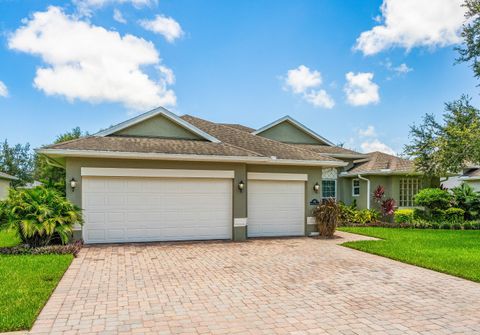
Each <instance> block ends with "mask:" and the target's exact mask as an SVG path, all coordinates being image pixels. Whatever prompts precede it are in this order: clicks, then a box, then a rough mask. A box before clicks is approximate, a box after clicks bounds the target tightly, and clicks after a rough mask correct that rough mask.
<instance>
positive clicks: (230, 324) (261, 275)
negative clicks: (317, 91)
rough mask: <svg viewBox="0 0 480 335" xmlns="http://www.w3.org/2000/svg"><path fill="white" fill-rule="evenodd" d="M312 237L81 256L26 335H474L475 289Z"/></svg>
mask: <svg viewBox="0 0 480 335" xmlns="http://www.w3.org/2000/svg"><path fill="white" fill-rule="evenodd" d="M339 234H340V235H342V236H343V239H336V240H329V241H326V240H318V239H311V238H292V239H271V240H250V241H248V242H242V243H233V242H211V243H177V244H171V243H170V244H167V243H164V244H162V243H158V244H129V245H105V246H94V247H86V248H84V249H83V250H82V252H81V253H80V255H79V257H78V258H76V259H75V260H74V261H73V263H72V265H71V266H70V268H69V269H68V271H67V272H66V274H65V276H64V278H63V279H62V280H61V281H60V284H59V286H58V287H57V289H56V290H55V292H54V293H53V295H52V297H51V299H50V300H49V302H48V303H47V305H46V306H45V308H44V309H43V311H42V312H41V314H40V316H39V318H38V320H37V321H36V323H35V325H34V327H33V329H32V331H31V333H33V334H43V333H48V334H62V333H63V334H75V333H80V334H95V333H100V334H131V333H133V334H142V333H145V334H146V333H152V334H419V333H422V334H480V285H479V284H477V283H473V282H470V281H467V280H462V279H459V278H455V277H452V276H448V275H445V274H441V273H437V272H433V271H429V270H425V269H422V268H418V267H415V266H410V265H407V264H402V263H399V262H395V261H392V260H389V259H386V258H383V257H379V256H374V255H370V254H366V253H362V252H359V251H355V250H352V249H348V248H344V247H341V246H339V245H337V243H340V242H344V241H345V240H348V239H358V238H361V239H364V237H358V236H357V235H351V234H347V233H339Z"/></svg>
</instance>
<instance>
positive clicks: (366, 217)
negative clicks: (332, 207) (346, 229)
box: [353, 209, 380, 224]
mask: <svg viewBox="0 0 480 335" xmlns="http://www.w3.org/2000/svg"><path fill="white" fill-rule="evenodd" d="M379 217H380V213H379V212H378V211H376V210H375V209H362V210H357V211H356V212H355V215H354V218H353V222H356V223H363V224H365V223H373V222H376V221H378V218H379Z"/></svg>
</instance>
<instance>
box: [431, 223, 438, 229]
mask: <svg viewBox="0 0 480 335" xmlns="http://www.w3.org/2000/svg"><path fill="white" fill-rule="evenodd" d="M431 228H432V229H439V228H440V224H439V223H438V222H432V223H431Z"/></svg>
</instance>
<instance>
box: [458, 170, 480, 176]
mask: <svg viewBox="0 0 480 335" xmlns="http://www.w3.org/2000/svg"><path fill="white" fill-rule="evenodd" d="M462 177H464V178H465V177H467V178H473V177H480V168H473V169H470V170H468V171H466V172H465V173H464V174H463V175H462Z"/></svg>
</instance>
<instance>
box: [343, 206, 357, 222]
mask: <svg viewBox="0 0 480 335" xmlns="http://www.w3.org/2000/svg"><path fill="white" fill-rule="evenodd" d="M338 207H339V210H340V217H339V220H340V223H342V224H348V223H352V222H354V219H355V213H356V212H357V210H356V204H352V205H350V206H347V205H345V204H344V203H343V202H339V203H338Z"/></svg>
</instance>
